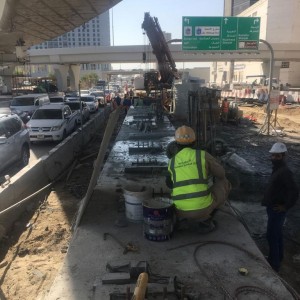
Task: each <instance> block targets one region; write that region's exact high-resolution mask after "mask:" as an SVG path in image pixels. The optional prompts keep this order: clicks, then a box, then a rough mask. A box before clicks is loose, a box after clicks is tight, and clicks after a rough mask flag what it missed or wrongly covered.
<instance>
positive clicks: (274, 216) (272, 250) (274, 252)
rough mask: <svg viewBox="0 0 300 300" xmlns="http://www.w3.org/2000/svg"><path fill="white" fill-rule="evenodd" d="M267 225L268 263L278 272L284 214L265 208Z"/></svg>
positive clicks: (281, 253)
mask: <svg viewBox="0 0 300 300" xmlns="http://www.w3.org/2000/svg"><path fill="white" fill-rule="evenodd" d="M267 214H268V225H267V240H268V243H269V257H268V262H269V264H270V265H271V267H272V268H273V269H274V270H275V271H276V272H278V271H279V267H280V263H281V261H282V259H283V234H282V228H283V224H284V220H285V216H286V213H285V212H276V211H274V210H273V209H272V208H271V207H267Z"/></svg>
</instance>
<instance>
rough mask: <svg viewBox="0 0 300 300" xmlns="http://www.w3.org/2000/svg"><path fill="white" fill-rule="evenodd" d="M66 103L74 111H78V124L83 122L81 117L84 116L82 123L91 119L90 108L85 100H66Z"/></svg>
mask: <svg viewBox="0 0 300 300" xmlns="http://www.w3.org/2000/svg"><path fill="white" fill-rule="evenodd" d="M80 103H81V107H80ZM65 104H67V105H68V106H69V107H70V108H71V111H72V112H78V115H77V119H76V124H77V125H79V124H81V118H82V123H85V122H86V121H88V120H89V119H90V110H89V108H88V106H87V104H86V103H85V102H83V101H81V102H80V101H66V102H65Z"/></svg>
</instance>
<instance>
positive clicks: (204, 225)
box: [197, 218, 217, 234]
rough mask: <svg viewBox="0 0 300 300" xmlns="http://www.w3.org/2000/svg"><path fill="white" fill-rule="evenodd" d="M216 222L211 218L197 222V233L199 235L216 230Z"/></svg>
mask: <svg viewBox="0 0 300 300" xmlns="http://www.w3.org/2000/svg"><path fill="white" fill-rule="evenodd" d="M216 225H217V223H216V221H214V220H213V219H212V218H209V219H208V220H205V221H202V222H198V223H197V232H198V233H201V234H205V233H209V232H212V231H213V230H215V229H216Z"/></svg>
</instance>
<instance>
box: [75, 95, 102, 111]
mask: <svg viewBox="0 0 300 300" xmlns="http://www.w3.org/2000/svg"><path fill="white" fill-rule="evenodd" d="M80 100H81V101H84V102H85V103H86V104H87V106H88V108H89V110H90V112H91V113H95V112H96V111H98V108H99V104H98V101H97V99H96V97H95V96H92V95H87V96H81V97H80Z"/></svg>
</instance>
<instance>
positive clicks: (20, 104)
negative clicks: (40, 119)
mask: <svg viewBox="0 0 300 300" xmlns="http://www.w3.org/2000/svg"><path fill="white" fill-rule="evenodd" d="M49 103H50V99H49V96H48V94H28V95H22V96H16V97H14V98H13V99H12V100H11V102H10V110H11V112H12V113H13V114H17V115H18V116H19V117H20V118H21V119H22V121H23V122H24V123H26V122H27V121H28V120H29V119H30V118H31V116H32V114H33V113H34V112H35V111H36V110H37V109H38V108H39V107H41V106H43V105H45V104H49Z"/></svg>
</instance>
